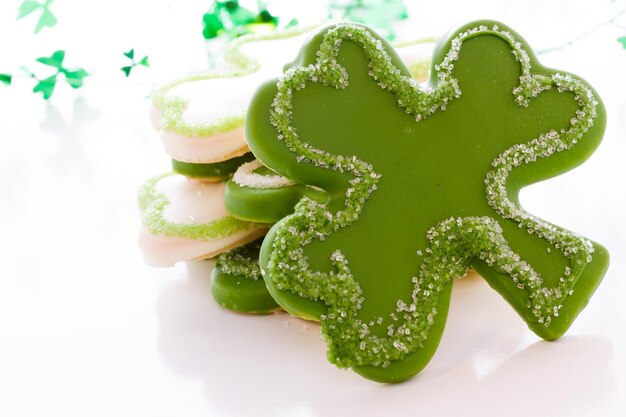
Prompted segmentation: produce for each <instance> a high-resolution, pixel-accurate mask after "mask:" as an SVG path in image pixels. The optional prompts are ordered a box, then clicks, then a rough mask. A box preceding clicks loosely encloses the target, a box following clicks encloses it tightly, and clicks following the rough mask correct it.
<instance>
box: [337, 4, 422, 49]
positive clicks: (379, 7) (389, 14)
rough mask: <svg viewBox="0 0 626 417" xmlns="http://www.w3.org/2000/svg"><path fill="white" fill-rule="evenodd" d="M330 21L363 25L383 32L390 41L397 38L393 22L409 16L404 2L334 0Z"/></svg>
mask: <svg viewBox="0 0 626 417" xmlns="http://www.w3.org/2000/svg"><path fill="white" fill-rule="evenodd" d="M328 17H329V19H331V20H333V19H339V20H350V21H352V22H357V23H363V24H365V25H368V26H371V27H373V28H375V29H377V31H378V32H382V33H383V34H384V35H385V37H386V38H387V39H389V40H394V39H395V37H396V34H395V32H394V31H393V27H392V25H391V24H392V22H394V21H398V20H406V19H407V18H408V17H409V15H408V12H407V10H406V6H405V5H404V2H403V1H402V0H352V1H347V2H346V1H340V0H339V1H338V0H333V1H332V2H331V3H330V5H329V16H328Z"/></svg>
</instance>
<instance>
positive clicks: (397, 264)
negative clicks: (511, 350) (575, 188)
mask: <svg viewBox="0 0 626 417" xmlns="http://www.w3.org/2000/svg"><path fill="white" fill-rule="evenodd" d="M432 64H433V66H432V68H431V78H430V81H429V83H428V84H427V85H420V84H419V83H418V82H417V81H416V80H414V79H413V78H412V77H411V74H410V72H409V71H408V69H407V68H406V66H405V65H404V64H403V63H402V61H401V60H400V58H399V56H398V55H397V54H396V53H395V51H394V50H393V48H391V46H390V45H389V44H388V43H387V42H385V41H384V40H383V39H382V38H381V37H379V36H378V35H376V34H375V33H374V32H373V31H371V30H370V29H368V28H365V27H363V26H360V25H355V24H340V25H336V26H333V27H330V28H325V29H324V30H322V31H321V32H320V33H319V34H317V35H315V36H313V37H312V38H311V39H310V41H309V43H308V44H306V45H305V46H304V47H303V49H302V51H301V53H300V55H299V56H298V59H297V60H296V61H295V62H294V63H292V64H291V65H288V66H287V67H288V69H287V70H286V71H285V73H284V75H283V76H282V77H281V78H280V79H278V80H275V82H268V83H266V84H264V85H263V86H261V87H260V88H259V89H258V90H257V92H256V93H255V96H254V97H253V99H252V100H251V102H250V105H249V107H248V111H247V114H246V139H247V141H248V144H249V145H250V149H251V150H252V151H253V153H254V154H255V155H256V156H257V157H258V158H259V160H260V161H261V162H262V163H263V164H264V165H265V166H267V167H268V168H270V169H272V170H273V171H275V172H277V173H279V174H281V175H284V176H286V177H288V178H289V179H291V180H292V181H295V182H297V183H300V184H307V185H310V186H315V187H318V188H321V189H323V190H324V191H326V192H327V193H328V196H329V199H328V201H323V202H319V201H316V200H313V199H311V198H308V197H304V198H302V199H301V200H300V201H299V203H298V204H297V205H296V207H295V213H294V214H292V215H290V216H287V217H285V218H284V219H282V220H281V221H279V222H278V223H277V224H276V225H275V226H274V227H273V228H272V229H271V230H270V232H269V233H268V235H267V237H266V238H265V239H264V242H263V245H262V249H261V254H260V259H259V261H260V265H261V271H262V273H263V277H264V279H265V282H266V284H267V286H268V289H269V291H270V293H271V294H272V296H273V297H274V299H275V300H276V301H277V302H278V303H279V304H280V305H281V306H282V307H283V308H285V310H287V311H289V312H290V313H292V314H294V315H297V316H299V317H303V318H307V319H317V320H320V322H321V330H322V334H323V336H324V338H325V340H326V342H327V344H328V358H329V360H330V361H331V362H333V363H334V364H336V365H337V366H339V367H344V368H345V367H351V368H353V369H354V370H355V371H356V372H358V373H359V374H361V375H363V376H365V377H367V378H370V379H373V380H377V381H384V382H398V381H401V380H405V379H407V378H410V377H412V376H413V375H415V374H416V373H418V372H419V371H420V370H421V369H423V368H424V366H426V364H427V363H428V362H429V361H430V359H431V357H432V356H433V355H434V353H435V350H436V348H437V345H438V344H439V340H440V338H441V335H442V333H443V329H444V327H445V321H446V316H447V312H448V308H449V303H450V295H451V290H452V281H453V279H454V278H459V277H462V276H463V275H465V273H466V272H467V269H468V268H469V267H472V268H474V269H475V270H476V271H478V272H479V273H480V275H481V276H483V277H484V278H485V280H486V281H487V282H488V283H489V285H490V286H491V287H492V288H494V289H495V290H496V291H497V292H499V293H500V294H501V295H502V296H503V297H504V298H505V299H506V300H507V301H508V302H509V304H510V305H511V306H512V308H514V309H515V311H516V312H517V313H518V314H519V315H520V316H521V318H522V319H523V320H524V321H525V323H526V324H527V325H528V327H529V328H530V329H531V330H532V331H533V332H534V333H536V334H537V335H538V336H540V337H542V338H544V339H547V340H554V339H556V338H558V337H560V336H561V335H563V334H564V333H565V332H566V331H567V329H568V328H569V327H570V326H571V324H572V323H573V321H574V319H575V318H576V316H577V315H578V314H579V313H580V311H581V310H582V309H583V308H584V306H585V305H586V304H587V302H588V301H589V298H590V297H591V295H592V294H593V292H594V291H595V289H596V288H597V286H598V285H599V283H600V281H601V280H602V277H603V275H604V273H605V271H606V269H607V267H608V253H607V251H606V249H605V248H603V247H602V246H601V245H600V244H598V243H596V242H592V241H590V240H589V239H587V238H584V237H582V236H580V235H578V234H576V233H574V232H571V231H568V230H565V229H563V228H561V227H558V226H557V225H554V224H551V223H548V222H546V221H545V220H542V219H540V218H538V217H536V216H534V215H533V214H531V213H528V212H526V211H525V210H524V209H523V207H521V205H520V204H519V197H518V196H519V192H520V190H521V189H522V188H523V187H525V186H527V185H530V184H533V183H536V182H538V181H541V180H544V179H547V178H550V177H553V176H556V175H559V174H561V173H563V172H565V171H568V170H569V169H572V168H574V167H576V166H578V165H579V164H581V163H582V162H584V160H585V159H587V158H588V157H589V156H590V155H591V154H592V153H593V151H594V150H595V148H596V147H597V146H598V145H599V142H600V141H601V139H602V135H603V133H604V129H605V125H606V114H605V111H604V107H603V105H602V103H601V100H600V98H599V96H598V95H597V93H596V92H595V91H594V90H593V89H592V88H591V87H590V86H589V85H588V84H587V83H586V82H584V81H583V80H581V79H580V78H578V77H576V76H574V75H572V74H568V73H565V72H561V71H557V70H553V69H549V68H546V67H544V66H542V65H541V64H540V63H539V62H538V61H537V59H536V58H535V56H534V54H533V52H532V49H530V47H529V46H528V45H527V44H526V42H525V41H524V40H523V39H522V38H521V37H519V36H518V35H517V34H516V33H515V32H513V31H512V30H511V29H510V28H508V27H506V26H505V25H502V24H501V23H498V22H493V21H478V22H472V23H469V24H467V25H464V26H461V27H458V28H456V29H455V30H454V31H451V32H449V34H448V35H447V36H446V37H445V38H444V39H442V40H441V41H440V42H439V43H438V45H437V47H436V48H435V51H434V54H433V59H432ZM564 208H565V207H564ZM565 209H566V208H565Z"/></svg>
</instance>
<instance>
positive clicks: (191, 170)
mask: <svg viewBox="0 0 626 417" xmlns="http://www.w3.org/2000/svg"><path fill="white" fill-rule="evenodd" d="M253 159H254V155H253V154H252V152H248V153H246V154H244V155H242V156H238V157H235V158H232V159H228V160H226V161H222V162H215V163H211V164H190V163H188V162H180V161H176V160H175V159H172V169H173V170H174V172H176V173H178V174H181V175H184V176H186V177H189V178H197V179H200V180H203V181H211V182H218V181H224V180H226V179H228V178H230V177H231V176H232V175H233V173H234V172H235V171H236V170H237V168H238V167H239V166H240V165H241V164H244V163H246V162H249V161H252V160H253Z"/></svg>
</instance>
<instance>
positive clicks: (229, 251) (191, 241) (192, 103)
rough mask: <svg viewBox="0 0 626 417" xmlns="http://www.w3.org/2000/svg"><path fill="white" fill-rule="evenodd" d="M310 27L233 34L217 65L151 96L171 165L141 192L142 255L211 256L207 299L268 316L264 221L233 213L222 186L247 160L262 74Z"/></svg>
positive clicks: (168, 262)
mask: <svg viewBox="0 0 626 417" xmlns="http://www.w3.org/2000/svg"><path fill="white" fill-rule="evenodd" d="M309 31H310V29H298V30H291V31H288V32H282V33H274V34H267V35H252V36H246V37H243V38H240V39H238V40H237V41H235V42H233V43H232V44H231V45H230V46H229V48H228V50H227V51H226V53H225V54H224V56H223V59H222V60H221V61H220V62H219V63H218V65H217V69H216V70H214V71H211V72H209V73H205V74H200V75H193V76H189V77H185V78H182V79H179V80H176V81H174V82H172V83H170V84H167V85H165V86H163V87H162V88H160V89H158V90H157V91H156V92H155V94H154V97H153V102H152V103H153V106H152V108H151V120H152V123H153V125H154V127H155V129H156V130H158V131H159V132H160V136H161V141H162V143H163V145H164V147H165V151H166V152H167V153H168V155H169V156H170V157H171V158H172V171H171V172H168V173H166V174H163V175H160V176H158V177H156V178H152V179H150V180H148V181H147V182H146V183H145V184H144V185H143V186H142V187H141V188H140V190H139V206H140V209H141V215H142V225H141V227H140V231H139V246H140V248H141V250H142V252H143V255H144V260H145V262H146V263H147V264H149V265H151V266H157V267H170V266H173V265H174V264H175V263H176V262H179V261H191V260H202V259H210V258H215V260H216V264H215V268H214V270H213V276H212V290H213V295H214V297H215V299H216V301H217V302H218V303H219V304H221V305H223V306H224V307H227V308H230V309H233V310H237V311H243V312H254V313H266V312H269V311H272V310H274V309H276V308H277V307H278V306H277V304H276V302H275V301H274V300H273V299H272V298H271V297H270V296H269V294H268V292H267V289H266V287H265V284H264V282H263V280H262V279H261V274H260V269H259V266H258V254H259V248H260V244H261V240H259V239H260V238H262V237H263V236H264V235H265V233H266V232H267V230H268V229H269V226H270V225H271V224H270V223H269V222H267V221H246V220H245V219H241V218H237V217H234V216H232V215H231V214H230V213H229V212H228V211H227V210H226V205H225V202H224V196H225V193H224V190H225V188H226V181H227V180H228V179H229V178H231V177H232V175H233V173H234V171H235V170H236V169H237V168H238V167H239V166H241V165H242V164H244V163H246V162H250V161H252V160H253V159H254V156H253V155H252V153H251V152H250V149H249V148H248V146H247V144H246V140H245V137H244V118H245V110H246V107H247V105H248V102H249V100H250V97H251V95H252V94H253V92H254V90H255V89H256V87H258V86H259V85H260V84H261V83H262V82H263V81H264V80H266V79H270V78H273V77H276V76H278V75H280V73H281V72H282V66H283V63H285V62H287V61H288V60H289V59H291V58H293V57H294V56H295V55H296V54H297V51H298V49H299V47H300V45H301V44H302V42H303V41H304V37H305V36H306V34H307V33H308V32H309ZM292 207H293V204H292ZM274 219H275V218H274ZM274 219H272V220H274Z"/></svg>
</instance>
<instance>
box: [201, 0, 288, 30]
mask: <svg viewBox="0 0 626 417" xmlns="http://www.w3.org/2000/svg"><path fill="white" fill-rule="evenodd" d="M278 21H279V19H278V17H276V16H273V15H272V14H271V13H270V12H269V11H268V10H267V7H266V5H265V3H264V2H262V1H259V2H258V13H254V12H252V11H251V10H249V9H247V8H245V7H242V6H241V5H240V4H239V2H238V1H236V0H229V1H214V2H213V5H212V6H211V9H210V10H209V11H208V12H207V13H205V14H204V16H202V22H203V26H204V27H203V30H202V36H204V39H207V40H209V39H215V38H217V37H219V36H221V35H226V36H228V37H229V38H231V39H234V38H237V37H239V36H242V35H245V34H248V33H258V32H263V31H267V30H268V29H269V30H273V29H275V28H276V27H277V26H278ZM294 23H297V20H295V19H292V20H291V21H290V22H289V23H288V25H292V26H293V24H294Z"/></svg>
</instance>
